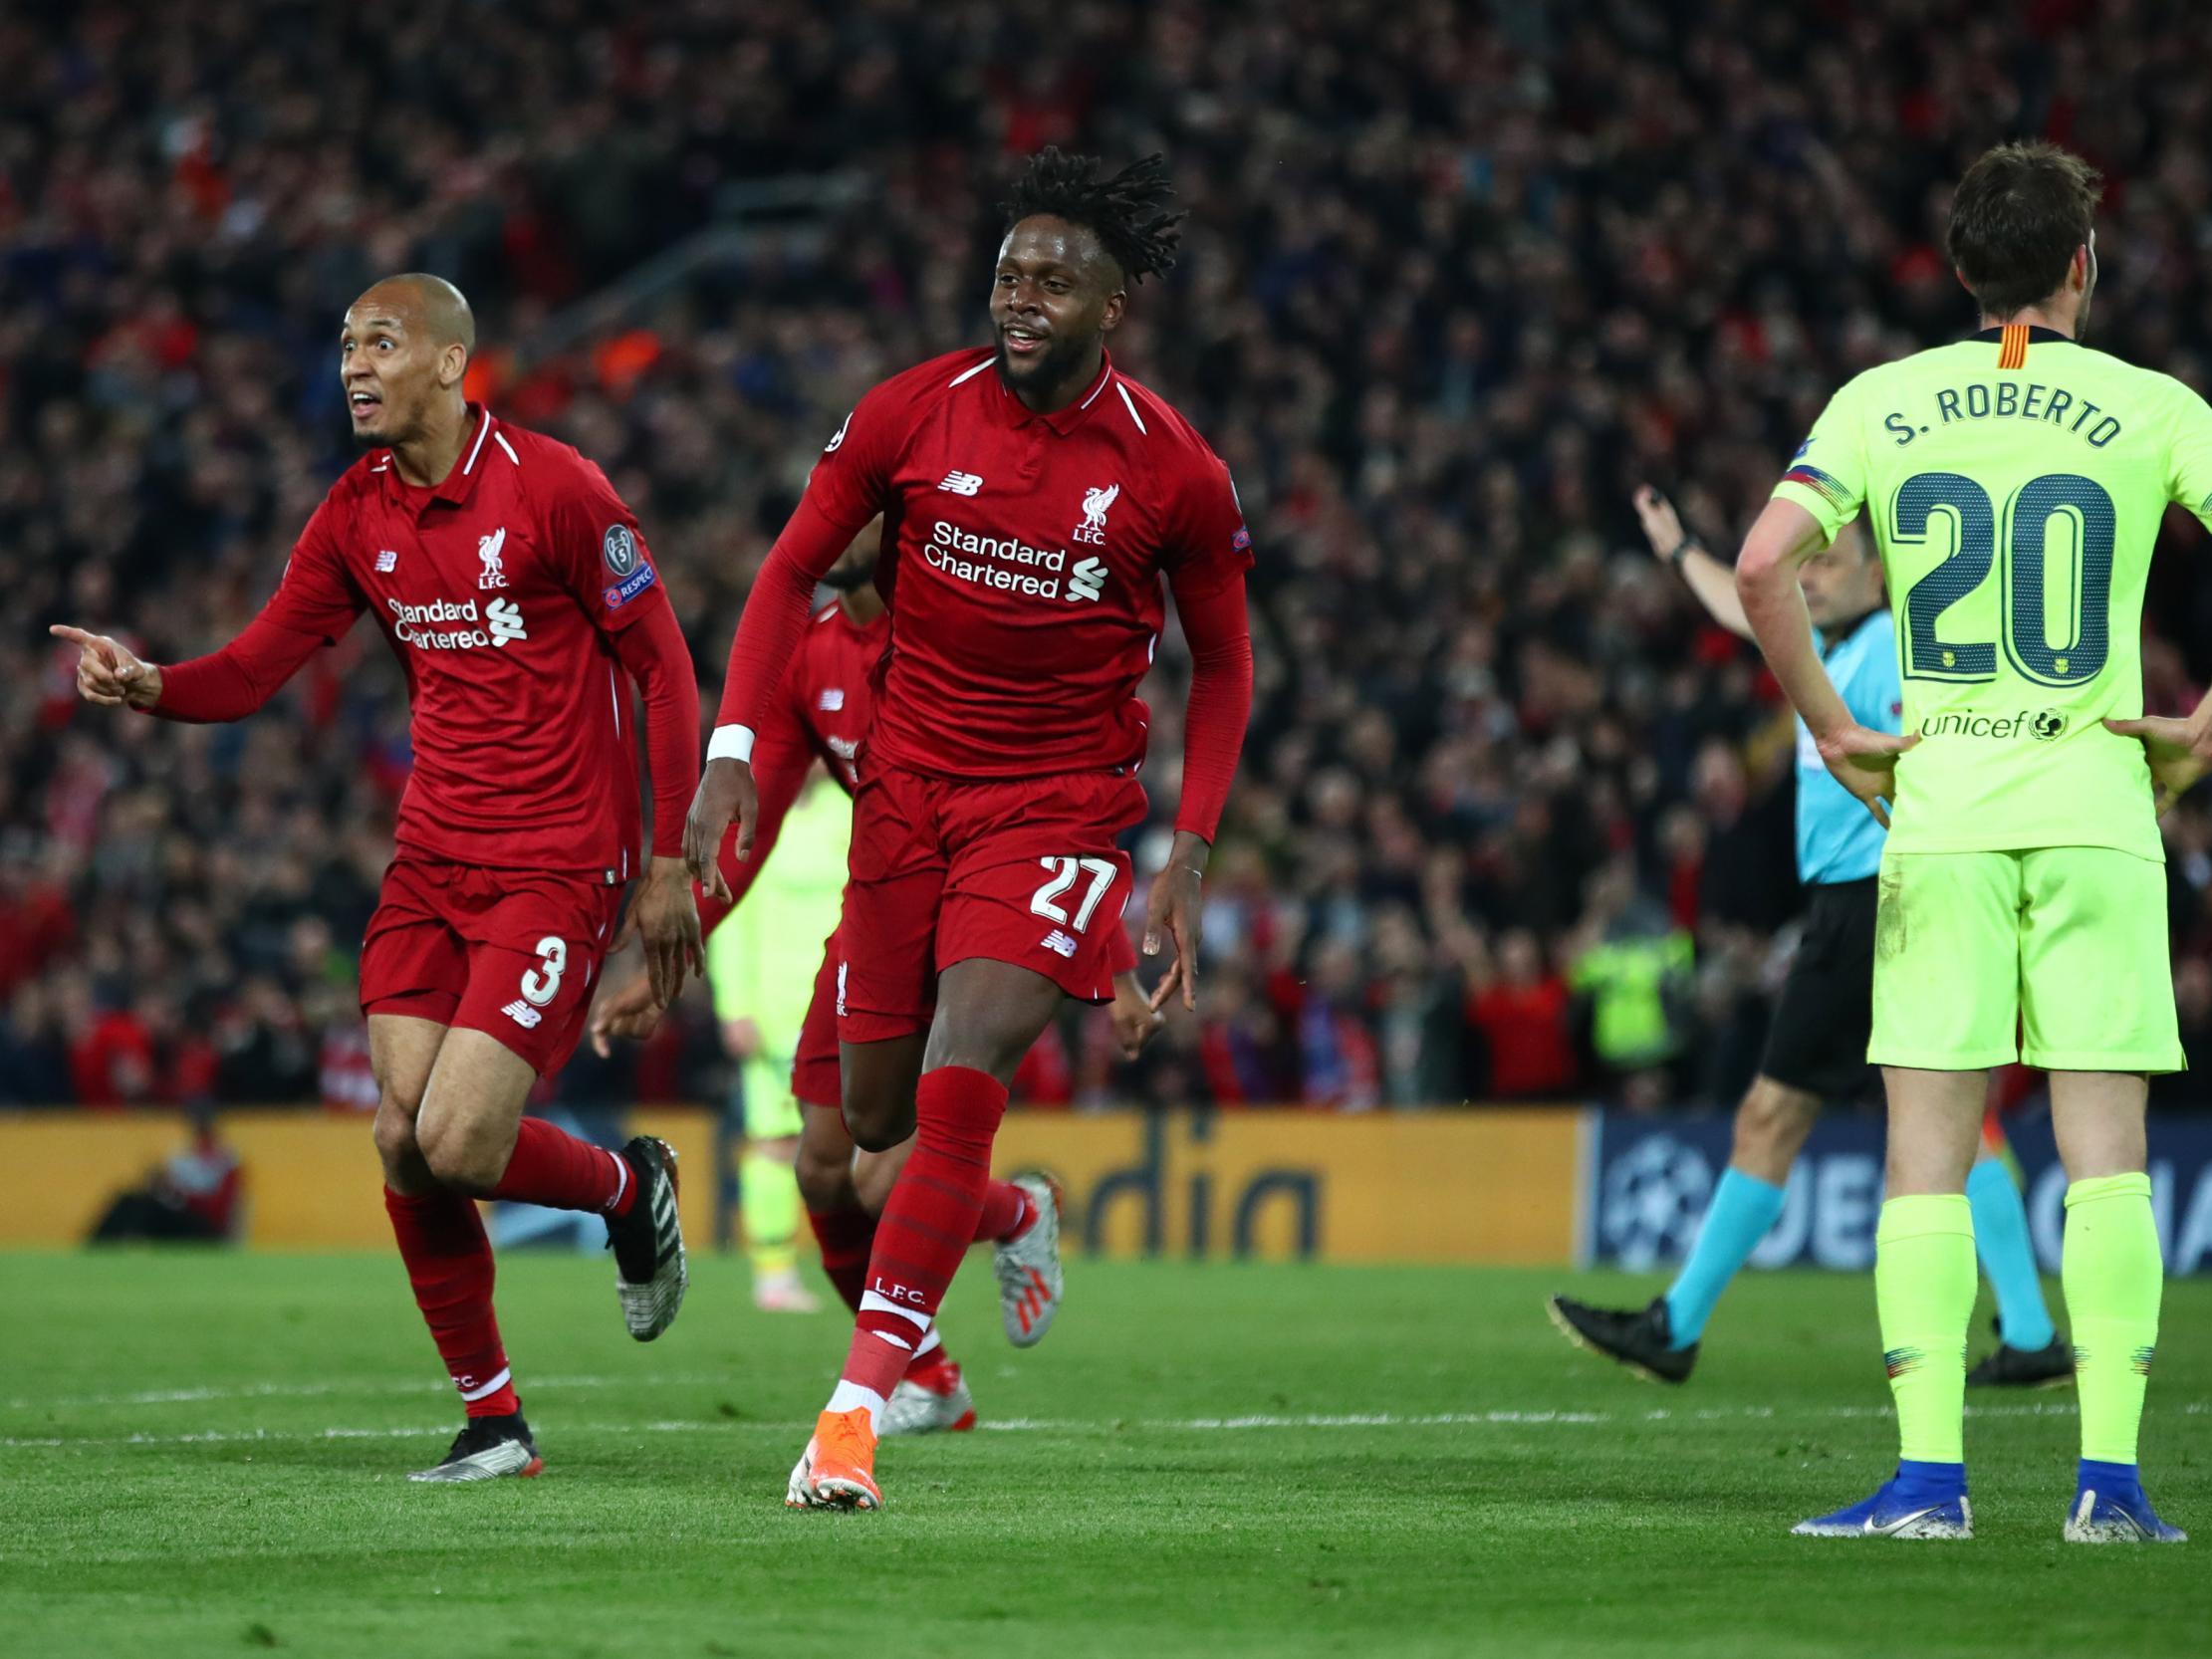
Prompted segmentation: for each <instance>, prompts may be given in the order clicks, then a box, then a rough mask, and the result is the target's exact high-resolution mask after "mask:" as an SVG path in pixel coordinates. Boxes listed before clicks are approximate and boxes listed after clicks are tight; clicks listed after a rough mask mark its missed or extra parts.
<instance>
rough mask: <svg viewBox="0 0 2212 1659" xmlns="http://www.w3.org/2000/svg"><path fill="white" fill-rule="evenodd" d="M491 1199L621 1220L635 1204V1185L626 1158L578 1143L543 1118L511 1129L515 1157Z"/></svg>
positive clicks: (580, 1141)
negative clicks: (603, 1214) (592, 1212)
mask: <svg viewBox="0 0 2212 1659" xmlns="http://www.w3.org/2000/svg"><path fill="white" fill-rule="evenodd" d="M491 1196H492V1197H494V1198H508V1199H513V1200H515V1201H516V1202H518V1203H523V1204H543V1205H545V1206H546V1207H547V1208H548V1209H553V1210H603V1211H605V1212H606V1213H607V1214H609V1215H611V1216H626V1215H628V1214H629V1207H630V1206H631V1205H632V1204H634V1203H636V1202H637V1183H636V1182H635V1181H634V1180H632V1179H631V1178H630V1173H629V1160H628V1159H627V1158H623V1157H619V1156H617V1155H616V1154H614V1153H613V1152H610V1151H608V1149H607V1148H606V1147H604V1146H594V1145H593V1144H592V1143H591V1142H590V1141H588V1140H579V1139H577V1138H576V1136H574V1135H572V1134H570V1133H569V1132H568V1130H566V1129H563V1128H559V1127H556V1126H555V1125H554V1124H551V1123H548V1122H547V1121H546V1120H545V1119H544V1118H542V1117H526V1118H524V1119H523V1120H522V1121H521V1122H520V1123H519V1124H517V1125H516V1127H515V1150H514V1154H513V1155H512V1156H511V1157H509V1158H508V1160H507V1173H506V1174H504V1175H502V1176H500V1178H499V1184H498V1185H497V1186H495V1187H493V1188H492V1190H491Z"/></svg>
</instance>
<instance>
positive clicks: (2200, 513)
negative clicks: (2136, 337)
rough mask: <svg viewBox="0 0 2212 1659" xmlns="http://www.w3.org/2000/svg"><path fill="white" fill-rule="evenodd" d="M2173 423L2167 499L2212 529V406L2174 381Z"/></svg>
mask: <svg viewBox="0 0 2212 1659" xmlns="http://www.w3.org/2000/svg"><path fill="white" fill-rule="evenodd" d="M2172 420H2173V424H2172V428H2171V430H2170V432H2169V434H2168V437H2167V440H2166V499H2167V500H2168V501H2174V502H2178V503H2180V504H2181V505H2182V506H2183V507H2186V508H2188V509H2189V511H2190V512H2192V513H2194V514H2195V515H2196V516H2197V520H2198V522H2199V523H2200V524H2202V525H2203V526H2204V527H2205V528H2206V529H2207V530H2212V406H2207V405H2206V403H2205V401H2204V399H2203V398H2201V397H2199V396H2198V395H2197V394H2196V393H2195V392H2193V391H2191V390H2190V389H2189V388H2188V387H2187V386H2185V385H2183V384H2182V383H2181V382H2180V381H2179V380H2175V381H2174V382H2173V416H2172Z"/></svg>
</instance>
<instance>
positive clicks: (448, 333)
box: [353, 271, 476, 356]
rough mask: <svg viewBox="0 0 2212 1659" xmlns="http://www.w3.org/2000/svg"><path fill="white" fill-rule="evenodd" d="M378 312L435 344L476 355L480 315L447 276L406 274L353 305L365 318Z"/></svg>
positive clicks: (373, 288)
mask: <svg viewBox="0 0 2212 1659" xmlns="http://www.w3.org/2000/svg"><path fill="white" fill-rule="evenodd" d="M377 309H381V310H383V311H386V312H388V313H389V314H390V315H391V316H392V317H393V319H394V321H397V322H400V323H404V324H406V325H408V327H409V329H410V331H411V332H413V333H416V334H419V335H421V336H422V337H424V338H425V339H427V340H428V341H430V342H431V343H432V344H434V345H438V346H458V347H460V348H461V350H462V351H464V352H467V353H468V354H469V355H472V356H473V355H475V352H476V314H475V313H474V312H473V311H471V310H469V308H468V296H467V295H465V294H463V293H462V292H461V291H460V290H459V289H458V288H455V287H454V286H453V285H452V284H451V283H449V282H447V281H446V280H445V279H444V278H443V277H434V276H432V275H430V273H429V272H427V271H402V272H401V273H400V274H399V275H397V276H395V277H385V278H383V279H381V280H380V281H378V282H377V283H375V284H374V285H373V286H371V287H370V288H369V292H368V293H366V294H364V295H363V296H362V297H361V298H360V299H358V300H356V301H355V302H354V304H353V310H354V312H355V313H357V314H361V315H365V316H366V315H367V314H368V313H369V312H370V311H374V310H377Z"/></svg>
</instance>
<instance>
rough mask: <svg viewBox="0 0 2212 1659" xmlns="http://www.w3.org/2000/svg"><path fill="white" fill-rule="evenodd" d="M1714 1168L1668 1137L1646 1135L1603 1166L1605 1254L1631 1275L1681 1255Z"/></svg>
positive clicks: (1702, 1211) (1692, 1234)
mask: <svg viewBox="0 0 2212 1659" xmlns="http://www.w3.org/2000/svg"><path fill="white" fill-rule="evenodd" d="M1712 1192H1713V1166H1712V1165H1711V1163H1709V1162H1708V1161H1707V1160H1706V1157H1705V1154H1704V1153H1702V1152H1700V1151H1699V1150H1698V1149H1697V1148H1696V1147H1694V1146H1689V1145H1685V1144H1684V1143H1683V1142H1681V1141H1679V1140H1676V1139H1675V1138H1674V1137H1673V1136H1672V1135H1666V1134H1655V1135H1648V1136H1646V1137H1645V1138H1644V1139H1642V1140H1639V1141H1637V1142H1636V1144H1635V1145H1634V1146H1632V1147H1630V1148H1629V1149H1628V1150H1627V1151H1626V1152H1625V1153H1623V1154H1622V1155H1621V1156H1620V1157H1618V1158H1616V1159H1614V1160H1613V1161H1612V1163H1611V1164H1609V1165H1608V1166H1607V1167H1606V1170H1605V1180H1604V1191H1603V1194H1602V1199H1601V1203H1600V1207H1599V1210H1598V1231H1599V1233H1600V1234H1601V1235H1602V1243H1603V1248H1604V1251H1605V1252H1606V1253H1607V1254H1609V1255H1610V1256H1612V1258H1613V1259H1614V1260H1615V1261H1617V1262H1618V1263H1619V1264H1620V1265H1621V1266H1622V1267H1624V1268H1626V1269H1628V1270H1629V1271H1630V1272H1631V1273H1641V1272H1643V1271H1645V1270H1647V1269H1649V1268H1652V1267H1655V1266H1656V1265H1658V1264H1659V1263H1661V1262H1667V1261H1673V1260H1676V1259H1678V1258H1680V1257H1681V1256H1682V1255H1684V1254H1685V1253H1686V1252H1687V1251H1688V1250H1689V1247H1690V1244H1691V1241H1693V1240H1694V1239H1695V1238H1696V1237H1697V1224H1698V1222H1699V1221H1700V1220H1701V1219H1702V1218H1703V1216H1704V1214H1705V1201H1706V1200H1707V1199H1708V1198H1710V1197H1711V1196H1712Z"/></svg>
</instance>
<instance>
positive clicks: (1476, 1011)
mask: <svg viewBox="0 0 2212 1659" xmlns="http://www.w3.org/2000/svg"><path fill="white" fill-rule="evenodd" d="M1468 992H1469V995H1468V998H1467V1022H1468V1024H1469V1025H1471V1026H1473V1027H1474V1028H1475V1029H1476V1030H1478V1031H1479V1032H1481V1033H1482V1039H1483V1046H1484V1049H1485V1050H1486V1052H1487V1053H1488V1055H1489V1059H1490V1067H1489V1087H1488V1089H1487V1090H1486V1092H1487V1094H1488V1095H1489V1096H1490V1097H1492V1098H1495V1099H1499V1100H1531V1099H1555V1100H1556V1099H1562V1098H1565V1097H1566V1096H1568V1095H1569V1094H1571V1093H1572V1092H1573V1091H1574V1087H1575V1077H1576V1069H1577V1067H1576V1060H1575V1041H1574V1035H1573V1032H1572V1030H1571V1029H1570V1026H1569V1023H1568V1005H1569V1002H1570V1000H1571V999H1570V996H1569V993H1568V989H1567V982H1566V980H1564V979H1562V978H1561V977H1560V976H1559V974H1558V973H1557V972H1556V971H1554V970H1553V969H1552V968H1551V967H1550V966H1549V965H1547V964H1546V962H1545V960H1544V948H1543V946H1542V945H1540V944H1539V943H1538V942H1537V937H1536V935H1535V934H1534V933H1532V932H1530V931H1529V930H1528V929H1527V928H1525V927H1516V928H1510V929H1508V930H1507V931H1506V933H1505V934H1504V936H1503V937H1501V938H1500V939H1499V941H1498V953H1497V968H1496V971H1495V973H1488V972H1485V973H1481V974H1480V975H1479V977H1478V976H1475V975H1471V976H1470V978H1469V984H1468Z"/></svg>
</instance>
